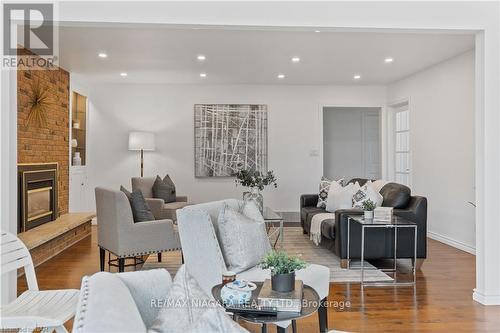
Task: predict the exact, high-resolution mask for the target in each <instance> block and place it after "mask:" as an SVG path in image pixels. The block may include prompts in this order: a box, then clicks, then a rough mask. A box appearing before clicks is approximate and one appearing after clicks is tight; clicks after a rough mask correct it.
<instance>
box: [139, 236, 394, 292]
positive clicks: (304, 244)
mask: <svg viewBox="0 0 500 333" xmlns="http://www.w3.org/2000/svg"><path fill="white" fill-rule="evenodd" d="M284 230H285V240H284V244H283V246H284V249H285V251H286V252H287V253H289V254H294V255H298V256H300V257H301V258H302V259H303V260H304V261H306V262H308V263H312V264H318V265H323V266H326V267H328V268H329V269H330V282H337V283H346V282H360V280H361V271H359V270H353V269H351V270H349V269H342V268H341V267H340V259H339V257H337V256H336V255H335V254H334V253H333V252H331V251H330V250H327V249H325V248H322V247H321V246H316V245H314V244H313V242H311V241H310V240H309V236H308V235H304V234H303V233H302V228H300V227H286V228H284ZM180 265H181V255H180V252H179V251H174V252H167V253H163V260H162V262H161V263H159V262H158V261H157V257H156V256H155V255H151V256H149V258H148V260H147V261H146V263H145V264H144V266H143V268H142V269H154V268H165V269H167V270H168V271H169V272H170V274H172V275H175V273H176V272H177V270H178V269H179V267H180ZM351 265H352V266H353V267H356V266H359V265H360V261H357V262H356V261H354V262H352V263H351ZM365 281H368V282H375V281H392V278H391V277H390V276H389V275H387V274H385V273H384V272H382V271H380V270H378V269H377V268H375V267H374V266H373V265H371V264H370V263H368V262H366V261H365Z"/></svg>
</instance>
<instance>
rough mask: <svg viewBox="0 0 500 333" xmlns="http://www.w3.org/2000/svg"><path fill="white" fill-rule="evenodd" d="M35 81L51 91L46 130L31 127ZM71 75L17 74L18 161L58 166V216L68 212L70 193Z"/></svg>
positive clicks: (53, 72) (59, 71)
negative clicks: (48, 163) (30, 105)
mask: <svg viewBox="0 0 500 333" xmlns="http://www.w3.org/2000/svg"><path fill="white" fill-rule="evenodd" d="M34 80H39V81H40V83H41V84H42V85H44V86H46V87H48V89H49V95H50V99H51V102H52V105H51V106H50V107H49V109H48V111H47V114H46V119H47V126H46V127H38V126H37V125H36V124H34V123H33V122H31V123H29V124H28V121H27V119H28V114H29V112H30V109H29V105H28V98H29V96H30V92H31V84H32V82H33V81H34ZM68 140H69V73H68V72H67V71H65V70H64V69H62V68H59V69H57V70H32V71H30V70H19V71H18V72H17V159H18V163H45V162H58V163H59V180H58V186H59V187H58V190H59V191H58V195H59V198H58V201H59V213H60V214H64V213H67V212H68V191H69V143H68Z"/></svg>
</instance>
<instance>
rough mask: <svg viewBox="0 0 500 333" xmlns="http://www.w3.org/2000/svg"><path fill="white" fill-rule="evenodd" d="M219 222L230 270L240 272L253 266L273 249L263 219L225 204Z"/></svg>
mask: <svg viewBox="0 0 500 333" xmlns="http://www.w3.org/2000/svg"><path fill="white" fill-rule="evenodd" d="M248 209H250V208H248ZM243 211H245V209H243ZM247 213H249V212H248V211H247ZM259 215H260V214H259ZM217 223H218V225H219V238H220V243H221V249H222V255H223V256H224V260H225V262H226V265H227V266H228V269H229V270H230V271H233V272H235V273H240V272H243V271H245V270H247V269H249V268H252V267H254V266H255V265H257V264H258V263H260V261H261V260H262V258H264V256H265V255H266V254H268V253H269V251H271V244H270V243H269V238H268V237H267V232H266V226H265V223H264V221H263V220H262V221H258V220H254V219H251V218H249V217H247V216H245V215H243V214H241V213H239V212H237V211H235V210H233V209H231V208H230V207H228V206H227V205H225V206H224V208H223V209H222V210H221V211H220V213H219V218H218V220H217Z"/></svg>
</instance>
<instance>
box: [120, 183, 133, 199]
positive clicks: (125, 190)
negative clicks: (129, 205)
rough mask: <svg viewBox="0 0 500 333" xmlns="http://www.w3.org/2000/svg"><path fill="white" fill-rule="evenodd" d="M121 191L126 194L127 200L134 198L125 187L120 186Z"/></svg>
mask: <svg viewBox="0 0 500 333" xmlns="http://www.w3.org/2000/svg"><path fill="white" fill-rule="evenodd" d="M120 191H122V192H123V193H125V195H126V196H127V199H129V200H130V197H131V196H132V193H130V191H129V190H127V189H126V188H125V187H123V185H120Z"/></svg>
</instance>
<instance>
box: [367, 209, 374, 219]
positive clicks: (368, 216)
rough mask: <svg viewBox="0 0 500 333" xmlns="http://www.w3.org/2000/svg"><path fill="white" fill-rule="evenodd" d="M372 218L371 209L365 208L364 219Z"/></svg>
mask: <svg viewBox="0 0 500 333" xmlns="http://www.w3.org/2000/svg"><path fill="white" fill-rule="evenodd" d="M372 218H373V210H365V219H372Z"/></svg>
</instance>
